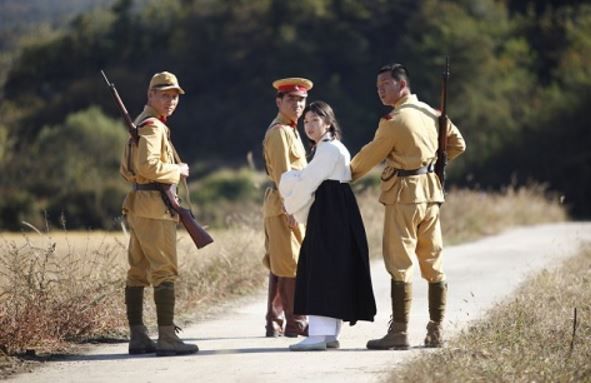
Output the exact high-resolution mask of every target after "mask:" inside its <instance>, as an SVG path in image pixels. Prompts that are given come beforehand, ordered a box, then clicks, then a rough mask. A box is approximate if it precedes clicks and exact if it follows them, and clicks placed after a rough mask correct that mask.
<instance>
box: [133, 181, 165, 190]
mask: <svg viewBox="0 0 591 383" xmlns="http://www.w3.org/2000/svg"><path fill="white" fill-rule="evenodd" d="M160 185H161V184H159V183H158V182H151V183H149V184H133V190H135V191H138V190H141V191H147V190H157V191H160V190H162V189H161V186H160Z"/></svg>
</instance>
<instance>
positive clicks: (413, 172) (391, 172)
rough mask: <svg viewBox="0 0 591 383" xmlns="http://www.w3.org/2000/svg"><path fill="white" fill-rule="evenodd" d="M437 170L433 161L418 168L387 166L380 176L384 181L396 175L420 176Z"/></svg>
mask: <svg viewBox="0 0 591 383" xmlns="http://www.w3.org/2000/svg"><path fill="white" fill-rule="evenodd" d="M434 171H435V164H433V163H431V164H429V165H426V166H423V167H420V168H418V169H410V170H406V169H394V168H390V167H387V168H385V169H384V172H383V173H382V176H381V177H380V178H381V180H382V181H388V180H389V179H390V178H392V177H394V176H398V177H410V176H418V175H421V174H427V173H433V172H434Z"/></svg>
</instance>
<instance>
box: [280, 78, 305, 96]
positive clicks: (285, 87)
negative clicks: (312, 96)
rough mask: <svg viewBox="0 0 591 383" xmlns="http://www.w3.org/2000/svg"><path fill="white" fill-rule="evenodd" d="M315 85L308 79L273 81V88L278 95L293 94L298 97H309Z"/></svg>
mask: <svg viewBox="0 0 591 383" xmlns="http://www.w3.org/2000/svg"><path fill="white" fill-rule="evenodd" d="M313 86H314V83H313V82H312V81H310V80H308V79H307V78H301V77H289V78H282V79H280V80H276V81H273V88H275V89H277V93H292V94H297V95H298V96H304V97H305V96H307V95H308V91H309V90H310V89H312V87H313Z"/></svg>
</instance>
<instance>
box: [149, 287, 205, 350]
mask: <svg viewBox="0 0 591 383" xmlns="http://www.w3.org/2000/svg"><path fill="white" fill-rule="evenodd" d="M154 302H155V303H156V315H157V316H158V343H157V344H156V356H173V355H186V354H194V353H196V352H197V351H199V347H197V345H195V344H185V343H183V341H182V340H181V339H180V338H179V337H177V336H176V331H175V330H176V328H177V327H176V326H175V325H174V322H173V320H174V303H175V295H174V284H173V283H172V282H164V283H161V284H160V285H159V286H157V287H155V288H154Z"/></svg>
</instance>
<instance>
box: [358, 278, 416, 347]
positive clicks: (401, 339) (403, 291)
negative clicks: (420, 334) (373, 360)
mask: <svg viewBox="0 0 591 383" xmlns="http://www.w3.org/2000/svg"><path fill="white" fill-rule="evenodd" d="M390 289H391V294H390V296H391V298H392V319H391V320H390V323H389V326H388V332H387V333H386V335H384V336H383V337H382V338H379V339H372V340H370V341H369V342H367V348H368V349H370V350H408V348H409V347H410V344H409V342H408V314H409V313H410V305H411V303H412V284H411V283H404V282H395V281H392V283H391V285H390Z"/></svg>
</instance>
